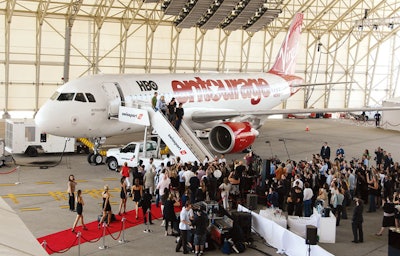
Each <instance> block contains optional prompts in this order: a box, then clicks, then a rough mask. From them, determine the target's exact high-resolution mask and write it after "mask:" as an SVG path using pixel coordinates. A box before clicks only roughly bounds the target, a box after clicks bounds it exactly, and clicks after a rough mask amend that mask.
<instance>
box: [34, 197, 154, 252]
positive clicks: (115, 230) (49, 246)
mask: <svg viewBox="0 0 400 256" xmlns="http://www.w3.org/2000/svg"><path fill="white" fill-rule="evenodd" d="M151 214H152V219H158V218H161V217H162V214H161V207H155V205H154V204H153V205H152V208H151ZM123 216H125V218H126V221H125V229H128V228H131V227H134V226H137V225H140V224H143V214H142V209H141V208H139V219H138V220H136V219H135V217H136V211H135V210H133V211H129V212H127V213H126V214H125V215H123ZM123 216H118V215H115V217H116V219H117V220H116V221H114V222H111V225H110V226H109V227H107V228H106V235H110V234H111V236H112V237H113V238H114V239H115V240H119V235H120V234H121V232H119V231H121V230H122V221H121V219H122V217H123ZM78 224H79V223H78ZM97 224H98V222H97V221H93V222H90V223H86V227H87V228H88V230H82V227H81V226H78V227H76V228H75V230H76V232H78V231H79V232H81V244H83V243H86V242H89V241H90V242H96V241H98V240H100V239H101V237H102V235H103V228H102V227H101V228H100V229H98V227H97ZM37 240H38V241H39V243H40V244H42V243H43V241H46V251H47V252H48V253H49V254H53V253H63V252H66V251H68V250H69V248H71V247H73V246H76V245H78V239H77V235H76V234H75V233H73V232H71V228H69V229H66V230H63V231H60V232H57V233H54V234H50V235H47V236H43V237H40V238H38V239H37Z"/></svg>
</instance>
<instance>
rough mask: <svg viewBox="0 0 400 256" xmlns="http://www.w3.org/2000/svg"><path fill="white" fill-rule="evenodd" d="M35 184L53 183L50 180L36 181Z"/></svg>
mask: <svg viewBox="0 0 400 256" xmlns="http://www.w3.org/2000/svg"><path fill="white" fill-rule="evenodd" d="M36 184H37V185H46V184H54V182H52V181H37V182H36Z"/></svg>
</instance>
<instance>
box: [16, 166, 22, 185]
mask: <svg viewBox="0 0 400 256" xmlns="http://www.w3.org/2000/svg"><path fill="white" fill-rule="evenodd" d="M21 183H22V182H21V181H20V173H19V165H18V166H17V181H16V182H15V185H18V184H21Z"/></svg>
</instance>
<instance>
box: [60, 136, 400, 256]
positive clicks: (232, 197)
mask: <svg viewBox="0 0 400 256" xmlns="http://www.w3.org/2000/svg"><path fill="white" fill-rule="evenodd" d="M256 160H257V158H256V156H255V155H254V154H253V153H252V152H249V153H248V154H246V155H245V157H244V158H243V159H240V160H235V161H232V162H230V163H228V161H227V160H226V158H225V156H224V155H223V154H222V155H220V156H219V157H218V156H215V158H214V159H211V160H210V159H208V158H205V159H204V161H203V162H201V163H198V162H193V163H190V162H188V163H183V162H181V160H180V158H179V157H177V158H174V157H171V156H169V155H168V156H167V157H166V158H165V160H164V162H162V163H161V165H160V166H155V165H154V164H153V161H152V160H150V162H149V164H148V165H147V166H146V165H143V164H141V163H140V164H139V165H138V166H137V167H133V168H129V167H127V165H124V166H122V167H121V170H120V174H121V179H120V186H121V192H120V199H121V201H120V206H119V210H118V214H119V215H123V214H125V213H126V202H127V199H128V198H131V199H132V200H133V201H134V207H135V210H136V219H138V218H139V215H138V211H139V208H140V207H142V210H143V217H144V223H145V224H147V223H149V224H152V220H151V213H150V209H151V203H152V199H153V197H155V204H156V206H157V207H161V210H162V213H163V219H164V222H165V224H164V226H165V235H166V236H167V235H173V234H174V233H175V232H177V231H180V233H181V235H182V234H183V237H181V240H182V241H183V244H185V243H186V241H188V239H187V237H186V235H185V234H187V233H188V230H189V229H191V228H193V226H192V225H196V222H198V220H195V219H197V218H200V216H197V215H196V214H197V213H194V212H193V208H192V206H193V205H194V204H196V203H197V202H200V201H204V200H211V201H217V202H219V204H220V205H221V206H222V207H223V208H224V209H226V210H227V211H229V210H231V209H232V208H235V207H236V206H237V204H238V203H241V202H243V201H244V200H245V199H246V194H247V193H250V192H256V193H257V194H258V195H259V198H260V199H261V200H260V201H263V202H264V203H265V205H266V206H267V207H275V208H279V209H281V210H282V211H286V212H287V215H297V216H305V217H308V216H311V215H312V214H313V209H314V208H320V209H321V208H325V209H326V208H330V210H331V211H332V212H333V214H334V215H335V216H336V225H337V226H339V225H340V221H341V219H348V218H352V228H353V234H354V240H353V242H355V243H360V242H363V231H362V223H363V212H364V205H368V209H367V212H374V211H376V210H377V209H378V208H381V207H382V209H383V212H384V216H383V221H382V227H381V229H380V230H378V232H377V233H376V235H377V236H380V235H382V233H383V232H384V230H385V228H386V227H389V226H396V227H399V222H398V220H399V219H400V214H399V211H398V210H397V209H400V207H399V205H400V200H399V197H400V196H399V195H400V167H399V164H398V162H395V161H394V160H393V158H392V156H391V153H390V152H386V151H385V150H384V149H382V148H381V147H378V148H377V149H376V150H375V151H374V153H373V154H372V155H371V154H370V153H369V150H367V149H366V150H365V151H364V152H363V153H362V154H360V157H359V158H351V159H349V157H347V156H346V155H345V151H344V149H343V148H342V147H340V146H339V148H338V149H337V150H336V153H335V154H334V156H331V149H330V147H329V146H328V143H326V142H325V143H324V145H323V146H322V147H321V150H320V152H319V153H316V154H314V155H313V157H312V160H311V161H305V160H300V161H298V162H296V161H294V160H291V159H288V160H287V161H285V162H283V161H280V160H279V159H269V160H268V163H269V167H270V168H269V169H268V170H266V172H265V175H263V170H261V168H260V166H257V165H256V164H255V161H256ZM267 166H268V165H267ZM263 176H265V177H264V179H263V178H262V177H263ZM264 180H265V182H264ZM131 184H133V185H131ZM75 186H76V182H75V180H74V177H73V175H71V176H70V177H69V180H68V193H69V203H70V210H71V211H78V216H77V218H76V220H75V222H74V225H73V228H72V231H74V229H75V226H76V224H77V222H78V220H81V222H82V225H83V226H84V222H83V216H82V206H83V199H82V196H81V192H80V191H78V197H77V200H76V201H77V202H78V206H77V207H76V209H75V199H74V196H75ZM108 190H109V189H108V186H105V187H104V191H103V193H102V198H103V204H102V207H103V208H102V209H103V214H102V217H101V220H100V223H101V222H103V221H104V220H107V223H109V222H110V218H111V213H112V211H111V206H110V195H109V192H108ZM250 190H251V191H250ZM350 205H352V206H353V207H352V208H353V214H352V215H351V216H349V215H350V214H348V212H347V209H348V207H349V206H350ZM176 206H182V207H183V210H182V211H181V213H180V218H177V215H176V214H175V211H174V207H176ZM199 212H200V211H199ZM196 216H197V217H196ZM100 223H99V225H100ZM197 225H199V226H201V225H202V224H197ZM195 233H196V232H195ZM198 233H199V237H198V238H197V239H194V240H193V241H192V243H193V245H194V248H195V249H194V250H195V252H196V253H197V255H201V254H202V252H203V249H204V248H203V246H204V239H203V237H202V236H201V235H203V233H202V231H199V232H198ZM196 246H198V247H196ZM177 250H179V249H177ZM183 251H184V253H186V252H187V248H186V247H184V250H183Z"/></svg>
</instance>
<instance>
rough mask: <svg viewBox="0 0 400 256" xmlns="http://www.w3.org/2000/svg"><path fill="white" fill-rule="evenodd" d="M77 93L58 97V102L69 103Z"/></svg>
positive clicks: (62, 94) (63, 94)
mask: <svg viewBox="0 0 400 256" xmlns="http://www.w3.org/2000/svg"><path fill="white" fill-rule="evenodd" d="M74 95H75V93H72V92H71V93H61V94H60V96H58V99H57V100H58V101H69V100H72V99H73V98H74Z"/></svg>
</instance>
